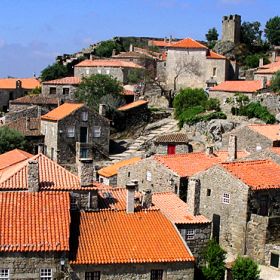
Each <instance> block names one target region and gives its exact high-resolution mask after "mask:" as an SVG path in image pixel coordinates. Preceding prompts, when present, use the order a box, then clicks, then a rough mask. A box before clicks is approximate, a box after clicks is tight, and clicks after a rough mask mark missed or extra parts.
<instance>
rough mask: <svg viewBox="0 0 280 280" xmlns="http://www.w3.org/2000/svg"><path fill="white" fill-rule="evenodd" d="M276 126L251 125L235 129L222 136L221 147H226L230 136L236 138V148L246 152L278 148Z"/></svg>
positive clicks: (279, 137)
mask: <svg viewBox="0 0 280 280" xmlns="http://www.w3.org/2000/svg"><path fill="white" fill-rule="evenodd" d="M279 129H280V127H279V125H278V124H251V125H247V126H241V127H237V128H236V129H234V130H232V131H231V132H230V133H225V134H224V135H223V140H222V144H223V147H225V146H227V143H228V139H229V136H230V135H235V136H237V147H238V149H241V150H244V149H245V150H247V151H248V152H256V151H261V150H264V149H266V148H268V147H280V135H279Z"/></svg>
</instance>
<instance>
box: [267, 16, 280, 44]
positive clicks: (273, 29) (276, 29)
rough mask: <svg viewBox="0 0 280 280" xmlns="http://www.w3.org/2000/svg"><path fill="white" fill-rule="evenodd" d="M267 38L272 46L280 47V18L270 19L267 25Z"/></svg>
mask: <svg viewBox="0 0 280 280" xmlns="http://www.w3.org/2000/svg"><path fill="white" fill-rule="evenodd" d="M264 32H265V36H266V38H267V40H268V42H269V43H270V44H271V45H275V46H279V45H280V17H279V16H276V17H273V18H271V19H269V20H268V21H267V23H266V25H265V29H264Z"/></svg>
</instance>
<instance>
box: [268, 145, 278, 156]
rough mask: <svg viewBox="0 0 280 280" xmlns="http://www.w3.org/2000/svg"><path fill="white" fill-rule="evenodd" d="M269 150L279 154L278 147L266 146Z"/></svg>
mask: <svg viewBox="0 0 280 280" xmlns="http://www.w3.org/2000/svg"><path fill="white" fill-rule="evenodd" d="M268 149H269V150H270V151H271V152H273V153H275V154H277V155H279V156H280V147H270V148H268Z"/></svg>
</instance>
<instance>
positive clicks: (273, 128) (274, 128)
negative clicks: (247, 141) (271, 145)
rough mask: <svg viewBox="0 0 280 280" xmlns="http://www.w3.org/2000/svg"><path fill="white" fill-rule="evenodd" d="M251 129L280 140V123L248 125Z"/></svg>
mask: <svg viewBox="0 0 280 280" xmlns="http://www.w3.org/2000/svg"><path fill="white" fill-rule="evenodd" d="M248 128H250V129H251V130H253V131H255V132H257V133H259V134H261V135H263V136H265V137H266V138H268V139H270V140H273V141H276V140H280V125H279V124H251V125H248Z"/></svg>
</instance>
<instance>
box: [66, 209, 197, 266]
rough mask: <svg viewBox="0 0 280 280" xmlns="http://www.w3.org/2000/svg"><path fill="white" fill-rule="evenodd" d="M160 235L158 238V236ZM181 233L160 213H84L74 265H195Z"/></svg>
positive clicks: (109, 211) (72, 261)
mask: <svg viewBox="0 0 280 280" xmlns="http://www.w3.org/2000/svg"><path fill="white" fill-rule="evenodd" d="M155 233H156V234H155ZM192 261H194V257H193V256H192V254H191V253H190V251H189V250H188V248H187V247H186V245H185V243H183V241H182V239H181V237H180V236H179V233H178V231H177V230H176V229H175V228H174V226H173V225H172V223H171V222H170V221H168V219H167V218H165V217H164V215H163V214H161V213H160V212H159V211H140V212H136V213H130V214H127V213H126V212H125V211H111V210H102V211H100V212H88V213H84V212H82V213H81V216H80V228H79V236H78V249H77V253H76V254H75V256H74V257H72V260H71V261H70V263H72V264H110V263H111V264H117V263H159V262H192Z"/></svg>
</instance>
